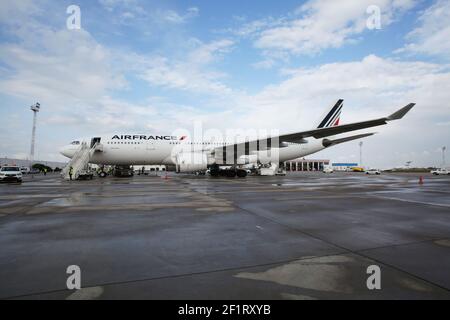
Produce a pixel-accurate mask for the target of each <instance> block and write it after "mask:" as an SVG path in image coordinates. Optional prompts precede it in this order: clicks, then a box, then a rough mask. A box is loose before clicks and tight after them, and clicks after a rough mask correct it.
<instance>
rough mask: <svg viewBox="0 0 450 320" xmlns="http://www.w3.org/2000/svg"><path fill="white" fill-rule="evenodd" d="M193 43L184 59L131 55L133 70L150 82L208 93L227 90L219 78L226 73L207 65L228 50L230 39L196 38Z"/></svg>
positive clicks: (223, 92)
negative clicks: (208, 40)
mask: <svg viewBox="0 0 450 320" xmlns="http://www.w3.org/2000/svg"><path fill="white" fill-rule="evenodd" d="M195 43H196V44H195V48H194V49H192V50H191V51H190V52H187V53H186V54H185V57H184V59H179V60H177V59H168V58H166V57H162V56H151V57H144V56H133V57H132V58H131V59H132V60H133V61H135V64H136V69H135V72H136V73H137V75H138V76H139V77H140V78H142V79H143V80H145V81H147V82H148V83H149V84H151V85H152V86H161V87H167V88H172V89H180V90H187V91H191V92H197V93H208V94H228V93H230V92H231V89H230V88H229V87H228V86H226V85H225V84H223V83H222V82H221V79H222V78H224V77H225V76H226V75H225V74H223V73H221V72H217V71H211V70H210V68H207V67H209V65H210V64H211V63H212V62H214V61H217V60H218V59H221V57H222V56H223V54H225V53H227V52H229V51H230V50H232V45H233V42H232V41H231V40H227V39H222V40H217V41H212V42H210V43H202V42H200V41H198V40H197V41H195Z"/></svg>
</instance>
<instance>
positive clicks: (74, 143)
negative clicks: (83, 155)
mask: <svg viewBox="0 0 450 320" xmlns="http://www.w3.org/2000/svg"><path fill="white" fill-rule="evenodd" d="M71 144H73V145H78V144H80V141H72V143H71Z"/></svg>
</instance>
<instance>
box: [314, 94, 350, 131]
mask: <svg viewBox="0 0 450 320" xmlns="http://www.w3.org/2000/svg"><path fill="white" fill-rule="evenodd" d="M343 105H344V100H343V99H339V100H338V101H337V102H336V104H335V105H334V106H333V107H332V108H331V110H330V111H329V112H328V113H327V114H326V115H325V117H324V118H323V119H322V121H321V122H320V123H319V126H318V127H317V128H328V127H334V126H337V125H339V121H340V119H341V111H342V107H343Z"/></svg>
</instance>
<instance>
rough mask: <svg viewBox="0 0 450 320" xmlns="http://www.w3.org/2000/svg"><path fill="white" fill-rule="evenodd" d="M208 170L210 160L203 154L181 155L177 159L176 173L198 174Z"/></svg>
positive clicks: (190, 153)
mask: <svg viewBox="0 0 450 320" xmlns="http://www.w3.org/2000/svg"><path fill="white" fill-rule="evenodd" d="M207 168H208V158H207V155H206V154H205V153H203V152H187V153H184V152H183V153H179V154H178V155H177V157H176V172H178V173H179V172H197V171H202V170H206V169H207Z"/></svg>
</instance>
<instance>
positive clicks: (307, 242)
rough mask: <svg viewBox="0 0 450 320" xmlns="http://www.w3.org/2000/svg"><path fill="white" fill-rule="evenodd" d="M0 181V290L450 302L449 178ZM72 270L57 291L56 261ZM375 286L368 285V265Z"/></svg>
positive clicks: (25, 294) (36, 294)
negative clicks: (72, 284)
mask: <svg viewBox="0 0 450 320" xmlns="http://www.w3.org/2000/svg"><path fill="white" fill-rule="evenodd" d="M418 181H419V175H418V174H401V173H397V174H388V173H385V174H382V175H381V176H367V175H364V174H359V173H335V174H329V175H326V174H323V173H291V174H288V175H287V176H285V177H248V178H246V179H238V178H236V179H230V178H211V177H202V176H200V177H196V176H190V175H172V174H171V175H169V178H168V179H165V178H164V177H155V176H153V177H150V176H148V177H140V176H136V177H134V178H131V179H129V178H122V179H120V178H106V179H99V178H97V179H94V180H92V181H73V182H65V181H62V180H61V179H60V178H59V177H58V176H52V175H48V176H46V177H43V176H39V177H34V178H33V179H32V178H31V177H26V179H25V181H24V183H23V184H21V185H19V184H0V248H1V249H0V298H3V299H5V298H10V299H334V298H338V299H450V176H437V177H435V176H431V175H429V174H425V175H424V184H423V185H419V183H418ZM69 265H78V266H79V267H80V268H81V285H82V287H83V289H82V290H79V291H69V290H67V289H66V280H67V277H68V276H69V275H68V274H66V269H67V267H68V266H69ZM371 265H377V266H379V267H380V270H381V278H380V279H381V289H380V290H376V289H375V290H369V289H368V288H367V284H366V283H367V279H368V277H369V276H370V275H369V274H367V268H368V267H369V266H371Z"/></svg>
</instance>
